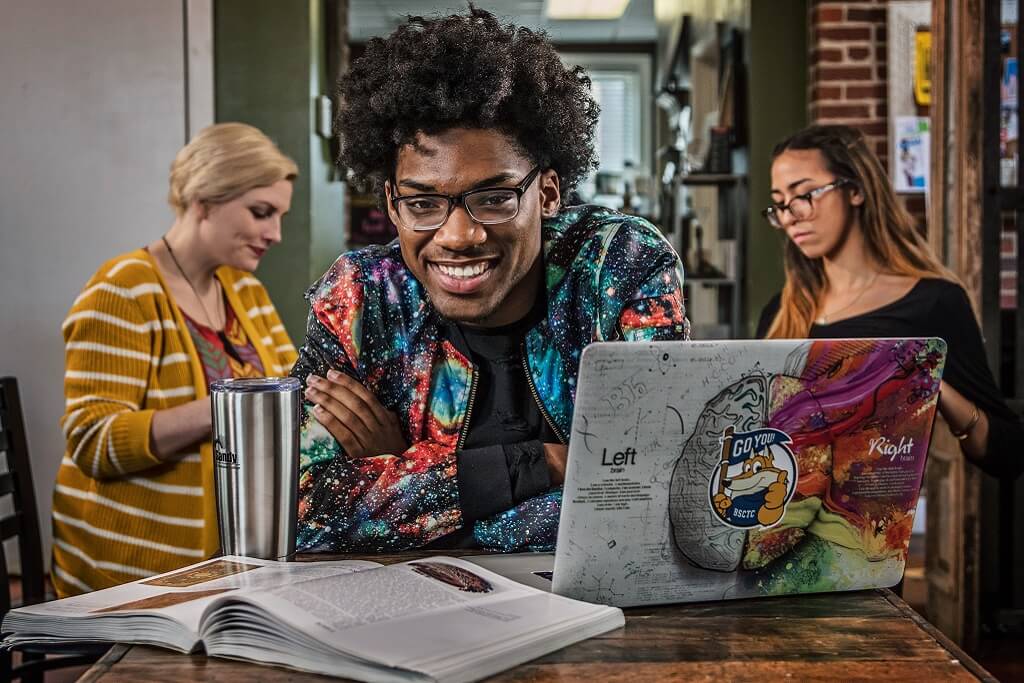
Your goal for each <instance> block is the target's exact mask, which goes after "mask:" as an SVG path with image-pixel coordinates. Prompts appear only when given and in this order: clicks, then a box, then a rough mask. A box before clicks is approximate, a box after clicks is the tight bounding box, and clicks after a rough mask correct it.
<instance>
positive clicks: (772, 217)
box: [761, 178, 852, 228]
mask: <svg viewBox="0 0 1024 683" xmlns="http://www.w3.org/2000/svg"><path fill="white" fill-rule="evenodd" d="M850 184H852V182H851V181H849V180H847V179H846V178H836V179H835V180H833V181H832V182H831V183H829V184H828V185H822V186H821V187H817V188H815V189H813V190H811V191H810V192H804V193H803V194H798V195H797V196H795V197H793V198H792V199H790V200H789V203H788V204H772V205H771V206H769V207H768V208H767V209H764V210H763V211H761V215H762V216H764V217H765V218H766V219H767V220H768V223H769V224H771V226H772V227H773V228H782V227H785V226H783V225H782V212H783V211H789V214H790V215H791V216H793V218H794V219H796V220H798V221H805V220H807V219H809V218H813V217H814V200H815V199H817V198H818V197H821V196H822V195H824V194H825V193H826V192H830V191H832V190H834V189H836V188H837V187H842V186H843V185H850Z"/></svg>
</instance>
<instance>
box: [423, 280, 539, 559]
mask: <svg viewBox="0 0 1024 683" xmlns="http://www.w3.org/2000/svg"><path fill="white" fill-rule="evenodd" d="M544 303H545V302H544V301H543V298H540V299H539V300H538V302H537V304H536V305H535V306H534V307H533V309H532V310H531V311H530V313H529V314H527V316H526V317H525V318H523V319H522V320H520V321H518V322H516V323H512V324H511V325H506V326H503V327H496V328H474V327H468V326H465V325H459V324H456V323H448V324H446V325H445V328H446V332H447V335H448V337H449V339H450V340H451V341H452V343H453V344H454V345H455V347H456V348H457V349H459V350H460V351H461V352H462V353H465V354H466V355H467V356H469V358H470V359H471V360H472V361H473V372H474V373H475V375H476V393H475V394H474V395H473V397H472V404H471V406H470V413H469V417H468V419H469V431H468V432H467V433H466V440H465V442H464V444H463V447H462V448H461V449H460V450H459V451H458V452H457V453H456V459H457V463H458V471H459V477H458V484H459V507H460V509H461V510H462V516H463V521H464V522H466V526H465V527H464V528H463V530H462V531H461V532H460V533H457V534H450V535H449V536H446V537H445V538H443V539H440V540H439V541H438V543H440V544H441V545H442V547H468V546H471V545H473V540H472V522H473V521H475V520H478V519H486V518H488V517H491V516H493V515H495V514H497V513H499V512H502V511H504V510H507V509H509V508H511V507H513V506H514V505H516V504H518V503H521V502H522V501H524V500H526V499H528V498H532V497H534V496H537V495H540V494H541V493H543V492H544V491H547V490H548V489H549V488H551V480H550V477H549V474H548V466H547V461H546V460H545V458H544V443H545V442H548V443H557V442H558V437H557V436H556V435H555V434H554V433H553V432H552V431H551V428H550V427H549V426H548V423H547V421H546V420H545V418H544V416H543V415H542V414H541V409H540V406H539V404H538V399H537V398H535V397H534V395H533V391H532V390H531V388H530V384H529V382H528V380H527V376H526V365H525V361H524V358H523V344H524V340H525V338H526V333H527V332H528V331H529V330H530V329H531V328H532V327H534V326H535V325H536V324H537V323H538V322H539V321H540V320H541V319H542V318H543V317H544V315H545V314H546V310H545V307H544ZM433 545H434V544H432V547H433Z"/></svg>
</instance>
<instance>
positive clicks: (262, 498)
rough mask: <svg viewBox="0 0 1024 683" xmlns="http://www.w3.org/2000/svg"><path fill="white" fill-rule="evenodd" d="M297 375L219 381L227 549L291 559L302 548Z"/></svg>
mask: <svg viewBox="0 0 1024 683" xmlns="http://www.w3.org/2000/svg"><path fill="white" fill-rule="evenodd" d="M301 387H302V384H301V382H299V380H298V379H295V378H294V377H288V378H281V377H269V378H251V379H250V378H245V379H223V380H217V381H215V382H213V383H212V384H211V385H210V396H211V399H212V404H213V464H214V468H213V474H214V477H213V479H214V489H215V490H216V496H217V521H218V525H219V528H220V549H221V553H222V554H224V555H245V556H248V557H259V558H263V559H268V560H272V559H287V558H290V557H291V556H292V555H294V554H295V522H296V514H297V510H296V508H297V504H298V476H299V406H300V405H301V399H300V395H299V391H300V389H301Z"/></svg>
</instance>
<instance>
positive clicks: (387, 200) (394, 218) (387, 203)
mask: <svg viewBox="0 0 1024 683" xmlns="http://www.w3.org/2000/svg"><path fill="white" fill-rule="evenodd" d="M384 207H385V208H386V209H387V211H388V218H390V219H391V223H392V225H394V226H395V227H396V228H397V227H398V214H396V213H395V205H394V204H392V203H391V181H390V180H385V181H384Z"/></svg>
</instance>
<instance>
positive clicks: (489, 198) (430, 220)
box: [391, 166, 541, 232]
mask: <svg viewBox="0 0 1024 683" xmlns="http://www.w3.org/2000/svg"><path fill="white" fill-rule="evenodd" d="M540 170H541V167H540V166H535V167H534V168H533V170H532V171H530V172H529V173H527V174H526V177H525V178H523V180H522V182H520V183H519V184H518V185H516V186H515V187H481V188H478V189H475V190H467V191H466V192H463V193H462V194H457V195H454V196H453V195H447V194H411V195H407V196H404V197H403V196H392V197H391V206H392V207H393V208H394V210H395V213H396V214H398V222H399V224H400V225H401V227H403V228H405V229H406V230H414V231H417V232H419V231H426V230H437V229H438V228H440V227H441V226H442V225H444V224H445V222H446V221H447V220H448V217H449V216H451V215H452V211H454V210H455V207H456V206H459V205H460V204H461V205H462V206H463V207H464V208H465V209H466V212H467V213H468V214H469V216H470V218H472V219H473V220H474V221H476V222H477V223H481V224H483V225H496V224H498V223H506V222H508V221H510V220H512V219H514V218H515V217H516V216H518V215H519V203H520V201H521V200H522V198H523V194H524V193H525V192H526V188H528V187H529V186H530V183H532V182H533V179H534V178H536V177H537V174H538V173H540ZM393 187H394V185H393Z"/></svg>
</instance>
